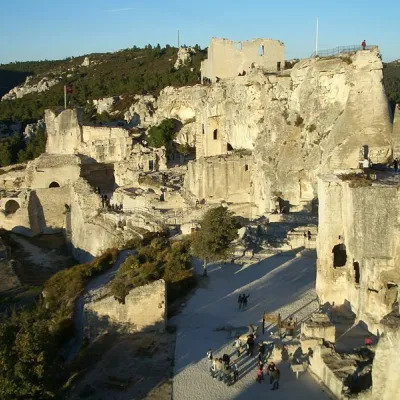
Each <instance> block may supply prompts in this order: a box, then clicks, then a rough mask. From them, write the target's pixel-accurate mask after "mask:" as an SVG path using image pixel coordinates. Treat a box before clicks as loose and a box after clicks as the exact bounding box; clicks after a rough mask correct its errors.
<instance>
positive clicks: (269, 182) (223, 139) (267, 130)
mask: <svg viewBox="0 0 400 400" xmlns="http://www.w3.org/2000/svg"><path fill="white" fill-rule="evenodd" d="M162 118H178V119H180V120H181V121H185V120H186V121H187V120H191V118H195V119H196V122H195V123H193V126H192V129H193V131H194V133H193V134H194V135H195V136H196V153H197V157H198V158H199V157H202V156H214V155H219V154H227V153H228V152H229V151H230V150H232V149H250V150H253V151H254V157H255V162H256V165H255V168H254V171H255V173H254V175H253V181H254V186H255V188H256V190H255V191H254V201H255V202H256V203H257V204H258V205H259V210H260V212H264V211H269V210H270V209H271V203H270V200H271V198H272V197H273V193H274V192H281V193H282V197H284V198H285V199H287V200H289V201H290V202H291V203H292V204H295V205H299V204H300V203H301V201H302V200H304V201H309V200H311V199H312V198H313V197H314V196H315V195H316V185H315V183H316V176H317V174H318V173H320V172H325V171H329V170H335V169H345V168H356V167H357V166H358V161H359V160H360V156H362V155H363V154H361V149H362V148H363V149H365V154H366V153H368V157H369V158H371V160H372V161H373V162H374V163H384V162H387V161H388V160H390V159H391V157H392V150H391V145H392V143H391V132H392V124H391V118H390V110H389V107H388V103H387V99H386V95H385V92H384V87H383V84H382V63H381V61H380V59H379V58H378V56H377V50H371V51H359V52H357V53H354V54H350V55H344V56H341V57H332V58H321V59H320V58H314V59H307V60H303V61H301V62H299V63H297V64H296V65H295V66H294V68H293V69H292V70H287V71H283V72H282V73H279V74H264V73H263V72H262V71H260V70H258V69H255V70H254V71H253V72H250V73H248V74H247V75H246V76H239V77H235V78H230V79H224V80H221V81H220V82H219V83H216V84H213V85H211V86H200V85H197V86H194V87H191V88H182V89H173V88H166V89H164V91H163V92H162V93H161V95H160V98H159V99H158V101H157V110H156V119H162ZM363 146H366V147H363ZM363 151H364V150H363ZM366 155H367V154H366Z"/></svg>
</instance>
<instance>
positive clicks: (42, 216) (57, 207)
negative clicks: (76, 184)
mask: <svg viewBox="0 0 400 400" xmlns="http://www.w3.org/2000/svg"><path fill="white" fill-rule="evenodd" d="M70 194H71V187H70V186H64V187H59V188H51V189H37V190H35V191H31V192H30V196H29V203H28V204H29V205H28V210H29V219H30V225H31V230H32V232H34V233H35V234H36V233H54V232H59V231H61V230H62V229H64V228H65V216H66V214H65V211H66V209H65V205H66V204H67V205H69V204H70Z"/></svg>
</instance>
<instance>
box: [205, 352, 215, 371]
mask: <svg viewBox="0 0 400 400" xmlns="http://www.w3.org/2000/svg"><path fill="white" fill-rule="evenodd" d="M213 358H214V357H213V353H212V350H211V349H208V350H207V365H208V371H209V372H210V373H211V375H212V367H213V363H214V360H213Z"/></svg>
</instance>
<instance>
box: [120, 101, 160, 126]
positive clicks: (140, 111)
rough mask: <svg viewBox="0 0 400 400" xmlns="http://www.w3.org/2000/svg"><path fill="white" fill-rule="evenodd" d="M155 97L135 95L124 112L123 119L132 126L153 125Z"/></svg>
mask: <svg viewBox="0 0 400 400" xmlns="http://www.w3.org/2000/svg"><path fill="white" fill-rule="evenodd" d="M155 102H156V99H155V97H153V96H151V95H144V96H140V95H136V96H135V97H134V103H133V104H132V105H131V106H130V107H129V109H128V111H126V112H125V114H124V119H125V121H127V122H128V123H130V124H131V125H132V126H140V127H143V128H148V127H149V126H150V125H153V123H154V122H153V114H154V104H155Z"/></svg>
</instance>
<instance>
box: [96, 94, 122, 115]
mask: <svg viewBox="0 0 400 400" xmlns="http://www.w3.org/2000/svg"><path fill="white" fill-rule="evenodd" d="M119 99H120V98H119V96H113V97H103V98H102V99H98V100H93V105H94V106H95V107H96V112H97V114H102V113H103V112H106V113H108V114H110V113H112V111H113V108H114V105H115V104H117V103H118V101H119Z"/></svg>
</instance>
